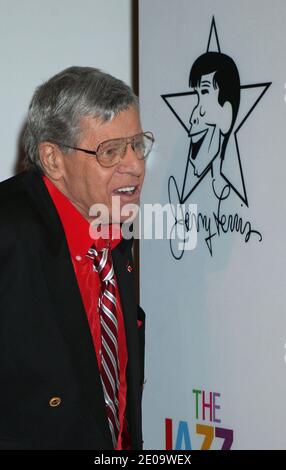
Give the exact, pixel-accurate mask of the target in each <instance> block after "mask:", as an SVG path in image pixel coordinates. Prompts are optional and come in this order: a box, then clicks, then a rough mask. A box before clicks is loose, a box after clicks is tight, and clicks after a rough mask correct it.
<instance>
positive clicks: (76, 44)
mask: <svg viewBox="0 0 286 470" xmlns="http://www.w3.org/2000/svg"><path fill="white" fill-rule="evenodd" d="M0 58H1V87H0V129H1V131H0V135H1V164H0V181H2V180H3V179H5V178H7V177H9V176H11V175H12V174H13V173H14V171H15V162H16V158H17V153H18V145H19V142H18V141H19V135H20V133H21V129H22V126H23V123H24V119H25V116H26V112H27V108H28V105H29V102H30V99H31V97H32V94H33V92H34V90H35V87H36V86H38V85H39V84H41V83H42V82H43V81H44V80H47V79H48V78H50V77H51V76H52V75H54V74H55V73H57V72H59V71H60V70H62V69H64V68H65V67H69V66H70V65H84V66H92V67H99V68H101V69H103V70H105V71H106V72H109V73H111V74H114V75H115V76H117V77H118V78H121V79H123V80H125V81H126V82H127V83H129V84H130V83H131V1H130V0H120V1H118V0H81V1H80V2H79V1H77V0H60V1H58V0H49V1H46V0H26V1H23V2H21V1H20V0H0Z"/></svg>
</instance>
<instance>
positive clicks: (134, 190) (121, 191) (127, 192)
mask: <svg viewBox="0 0 286 470" xmlns="http://www.w3.org/2000/svg"><path fill="white" fill-rule="evenodd" d="M139 192H140V189H139V186H138V185H137V186H122V187H121V188H117V189H115V190H114V191H113V192H112V194H116V196H126V197H132V196H137V195H138V194H139Z"/></svg>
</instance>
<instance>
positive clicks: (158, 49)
mask: <svg viewBox="0 0 286 470" xmlns="http://www.w3.org/2000/svg"><path fill="white" fill-rule="evenodd" d="M139 5H140V10H139V13H140V25H139V26H140V28H139V30H140V38H139V39H140V41H139V42H140V54H139V56H140V57H139V58H140V77H139V78H140V98H141V102H142V106H141V110H142V122H143V126H144V128H145V129H148V130H152V131H153V132H154V135H155V138H156V146H155V152H153V155H152V157H151V159H149V161H148V164H149V162H150V165H149V169H148V171H147V174H146V179H145V184H144V189H143V195H142V199H141V206H142V204H143V203H146V204H147V203H153V204H154V203H162V204H166V203H167V202H169V197H168V182H171V183H173V182H174V179H175V180H176V183H177V185H178V189H179V195H181V194H182V193H181V191H182V189H183V187H185V188H187V190H188V191H189V190H193V189H194V188H195V189H194V190H193V191H192V193H191V195H190V197H188V198H187V200H186V210H187V211H188V205H189V204H190V203H193V204H197V206H198V214H199V213H201V214H202V215H203V216H204V215H205V216H206V218H205V222H206V225H207V224H208V223H209V224H210V231H211V235H212V238H211V241H212V248H213V249H212V255H211V254H210V251H209V249H208V247H207V238H208V234H209V232H208V230H207V228H206V229H204V228H203V224H202V223H200V231H199V234H198V244H197V247H196V249H195V250H193V251H187V250H185V252H184V254H183V256H182V258H181V259H180V260H177V259H174V257H173V256H172V254H171V251H170V243H169V240H166V239H165V240H162V241H160V240H141V241H140V260H141V263H140V267H141V272H140V281H141V303H142V306H143V308H144V310H145V311H146V315H147V322H146V329H147V330H146V376H145V378H146V384H145V388H144V409H143V417H144V441H145V448H147V449H148V448H151V449H162V448H164V446H165V445H166V442H165V419H166V418H168V419H169V420H172V424H173V429H172V431H173V432H172V433H171V432H170V436H172V438H173V442H172V443H171V444H172V448H173V449H177V450H180V449H184V448H188V449H189V448H190V446H192V448H193V449H199V448H201V446H202V443H203V442H204V434H203V433H202V432H201V430H202V428H201V425H204V426H207V427H206V428H204V429H205V430H207V431H206V432H207V433H209V434H208V435H209V436H210V435H213V436H214V439H213V440H211V439H210V440H209V443H210V444H211V446H210V448H211V449H216V448H220V449H221V448H222V445H224V444H225V441H224V439H223V438H222V433H224V436H226V433H228V436H229V435H231V432H233V444H232V448H233V449H285V448H286V438H285V434H286V433H285V431H286V407H285V405H284V403H285V396H286V375H285V373H286V355H285V352H286V350H285V348H286V315H285V304H286V297H285V286H286V282H285V232H286V218H285V213H286V198H285V171H286V159H285V128H286V104H285V96H284V95H285V81H286V61H285V49H286V35H285V22H286V2H285V0H275V1H274V2H269V1H268V0H252V1H249V0H236V1H234V0H233V1H229V0H215V1H214V0H203V1H201V0H180V1H178V0H177V1H176V0H156V1H154V0H140V3H139ZM213 15H214V18H215V23H216V27H217V34H218V39H219V44H220V48H221V51H222V52H223V53H225V54H228V55H230V56H231V57H232V58H233V60H234V61H235V63H236V65H237V67H238V70H239V74H240V79H241V87H242V88H241V101H240V105H239V113H238V116H237V119H236V121H235V126H234V131H233V132H235V135H236V137H237V145H238V147H237V148H236V147H234V146H232V144H231V143H232V140H231V138H230V140H229V144H228V145H227V153H226V154H225V159H224V161H223V163H222V171H223V173H224V174H226V172H227V173H228V175H229V177H228V178H229V182H230V183H231V184H232V189H231V190H230V192H229V195H228V197H227V195H226V193H225V194H224V196H225V198H224V200H223V201H222V202H221V204H219V201H218V198H217V197H216V195H215V194H214V191H213V188H214V189H215V190H216V192H217V194H221V190H220V189H219V186H220V185H221V187H224V188H225V187H226V188H227V186H228V185H227V184H226V180H224V179H223V178H222V176H220V175H219V174H218V173H217V174H216V175H215V177H213V178H212V176H211V174H210V172H208V173H207V174H206V175H205V177H204V179H201V180H198V179H197V176H196V175H195V174H194V169H193V163H192V162H193V160H190V159H189V161H188V155H189V154H188V150H189V146H190V145H192V149H194V147H193V142H194V140H192V141H191V138H190V136H189V135H188V132H187V130H188V129H190V124H189V119H190V116H191V115H192V113H193V109H194V106H196V104H197V103H200V106H201V107H200V108H199V109H200V115H199V117H198V119H197V122H198V121H200V124H201V123H203V125H204V129H205V130H206V131H207V132H209V131H208V127H207V124H209V125H212V126H213V127H214V124H216V119H219V118H218V116H220V114H219V110H220V108H219V106H218V105H217V107H216V108H215V107H213V108H212V105H213V103H215V100H213V101H212V102H210V101H209V102H208V106H206V105H202V103H203V102H204V101H203V99H201V101H200V102H199V101H198V97H194V95H181V97H180V98H179V97H178V94H179V93H181V94H182V93H190V92H191V89H190V88H189V73H190V68H191V66H192V65H193V63H194V61H195V60H196V59H197V58H198V57H199V56H200V55H201V54H203V53H205V52H206V50H207V45H208V39H209V34H210V27H211V23H212V19H213ZM211 37H212V41H211V46H212V47H211V49H210V50H211V51H215V50H216V51H217V49H215V46H216V44H215V41H214V40H215V36H214V35H213V34H212V36H211ZM267 82H271V85H270V86H269V88H268V89H267V90H266V92H265V94H264V95H263V96H261V93H262V92H263V91H265V85H262V84H263V83H264V84H265V83H267ZM173 94H177V96H176V97H174V96H173V98H171V97H170V95H173ZM162 95H164V96H165V97H166V95H168V96H169V101H168V103H169V104H170V103H171V106H172V109H173V110H174V111H175V112H176V114H177V116H179V117H180V118H181V120H183V122H184V123H185V125H186V127H187V129H185V128H184V127H183V126H182V125H181V123H180V121H179V120H178V119H177V118H176V116H175V114H174V112H172V111H171V109H170V107H169V106H167V104H166V102H165V101H164V100H163V99H162ZM204 96H205V98H204V99H205V100H206V99H207V98H206V96H207V95H204ZM209 96H211V95H209ZM259 97H261V99H260V100H259V102H257V105H255V106H254V107H253V104H254V103H255V102H256V100H257V99H258V98H259ZM192 99H195V101H192ZM205 102H206V101H205ZM216 103H218V101H216ZM204 106H205V107H204ZM213 110H215V111H213ZM212 113H215V114H212ZM205 116H206V117H205ZM214 116H215V119H214ZM217 122H218V121H217ZM242 123H243V124H242ZM209 128H210V127H209ZM238 129H239V130H238ZM191 132H192V133H194V131H193V130H191ZM205 135H207V134H205ZM211 135H214V134H211ZM193 137H194V134H193V136H192V139H193ZM205 142H207V139H206V140H205V141H204V142H203V143H202V145H201V147H200V149H203V151H202V152H201V153H200V157H198V156H197V160H196V163H197V162H198V158H200V159H202V158H203V157H206V158H207V157H208V156H209V153H208V151H207V148H208V147H207V146H205V145H204V144H205ZM237 149H239V155H240V161H241V169H242V172H243V175H244V181H245V188H246V192H247V197H248V203H249V206H248V207H247V206H246V204H245V203H244V202H243V201H242V199H241V198H240V197H239V196H238V195H237V193H236V192H235V191H234V189H233V188H236V189H238V188H239V183H240V179H239V166H238V164H237V161H238V153H237ZM187 161H188V164H187ZM200 161H202V160H200ZM203 161H204V160H203ZM216 163H217V162H216ZM187 165H188V166H187ZM226 165H227V170H228V171H227V170H226ZM186 168H187V169H188V173H187V175H188V178H189V179H187V180H186V181H187V183H186V185H184V175H185V169H186ZM171 176H172V177H173V178H174V179H170V178H171ZM195 184H197V187H196V186H195ZM170 188H171V191H170V195H171V196H172V197H170V200H171V202H172V203H173V204H178V203H179V202H180V203H181V205H182V206H183V203H182V199H181V196H180V198H179V197H177V193H176V191H175V189H174V184H170ZM182 192H183V191H182ZM184 194H185V193H184ZM218 207H219V215H218ZM235 214H238V216H239V218H241V219H242V220H243V225H244V224H245V223H247V222H248V223H249V224H251V227H252V229H254V230H257V231H259V232H260V233H261V237H262V240H261V242H260V241H259V240H260V238H259V236H258V235H255V234H253V233H252V234H251V237H250V238H249V239H248V240H247V239H246V238H245V234H246V232H245V233H244V235H241V233H239V231H237V230H236V229H235V230H234V231H231V230H230V229H228V230H227V227H226V224H225V225H224V230H222V226H221V225H220V224H221V223H222V224H224V222H225V221H230V220H231V219H230V217H233V219H234V217H235ZM215 216H216V217H217V219H216V218H215ZM181 218H182V216H181V215H180V213H179V216H178V219H179V220H180V219H181ZM217 221H219V224H218V225H217V223H216V222H217ZM174 223H175V219H174V218H173V220H172V224H174ZM190 225H191V223H190ZM206 225H205V227H206ZM178 226H179V228H180V229H181V230H182V228H183V224H178ZM246 230H247V229H246ZM181 235H182V233H181ZM185 236H186V238H187V237H188V233H187V230H186V232H185ZM172 246H173V247H176V240H175V241H174V242H173V243H172ZM194 389H195V390H199V391H200V393H201V395H199V400H198V409H197V406H196V405H197V402H196V399H195V395H194V392H193V390H194ZM202 391H203V392H205V394H206V395H205V396H206V397H207V402H210V401H211V400H210V396H211V395H210V393H212V397H214V394H216V397H217V398H218V399H217V402H216V403H218V405H219V408H218V409H216V411H217V413H216V415H215V414H214V412H213V413H212V415H211V414H210V413H209V412H208V409H207V411H206V413H205V415H204V414H203V413H202V409H204V410H205V409H206V407H205V406H204V407H203V406H202V396H204V395H203V392H202ZM197 396H198V395H197ZM205 403H206V401H205ZM212 403H213V404H214V401H212ZM214 416H216V417H215V418H214ZM217 419H219V420H220V422H219V423H218V421H217ZM170 423H171V422H170V421H168V427H167V429H168V430H170V429H171V426H170ZM170 440H171V439H170ZM171 444H170V443H169V445H170V447H171ZM190 444H191V445H190ZM227 445H229V442H228V444H227Z"/></svg>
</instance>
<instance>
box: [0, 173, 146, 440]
mask: <svg viewBox="0 0 286 470" xmlns="http://www.w3.org/2000/svg"><path fill="white" fill-rule="evenodd" d="M131 244H132V243H131V242H130V241H126V240H123V241H122V242H121V243H120V244H119V245H118V246H117V247H116V248H115V249H114V250H113V254H112V256H113V263H114V269H115V273H116V276H117V279H118V284H119V291H120V297H121V302H122V310H123V315H124V322H125V328H126V339H127V348H128V365H127V386H128V393H127V420H128V423H129V430H130V434H131V438H132V448H133V449H140V448H141V446H142V432H141V394H142V384H143V374H144V372H143V370H144V312H143V311H142V309H140V307H137V305H136V302H135V292H134V278H133V276H134V274H133V272H129V271H128V270H127V264H128V263H130V262H132V254H131ZM137 318H139V319H140V320H142V321H143V326H142V327H141V328H139V329H138V327H137ZM0 381H1V383H0V449H112V441H111V435H110V432H109V427H108V422H107V417H106V411H105V404H104V398H103V392H102V386H101V381H100V376H99V370H98V365H97V361H96V355H95V351H94V348H93V343H92V338H91V334H90V330H89V326H88V321H87V317H86V313H85V310H84V306H83V303H82V300H81V296H80V292H79V288H78V285H77V281H76V277H75V274H74V270H73V265H72V262H71V259H70V254H69V249H68V246H67V242H66V238H65V235H64V231H63V227H62V224H61V222H60V219H59V217H58V214H57V212H56V209H55V207H54V204H53V202H52V200H51V198H50V196H49V193H48V191H47V189H46V187H45V185H44V183H43V181H42V178H41V176H40V175H39V174H37V173H36V172H24V173H21V174H19V175H17V176H15V177H13V178H10V179H9V180H7V181H4V182H3V183H1V184H0ZM54 397H57V398H60V400H61V402H60V405H58V406H55V407H53V406H51V400H52V398H54Z"/></svg>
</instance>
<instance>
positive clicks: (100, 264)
mask: <svg viewBox="0 0 286 470" xmlns="http://www.w3.org/2000/svg"><path fill="white" fill-rule="evenodd" d="M87 256H88V257H89V258H91V259H92V260H93V269H94V271H97V272H98V275H99V277H100V280H101V293H100V296H99V303H98V307H99V317H100V327H101V353H100V357H101V364H100V366H99V367H100V376H101V382H102V386H103V392H104V399H105V404H106V411H107V417H108V422H109V427H110V431H111V435H112V441H113V445H114V448H115V447H116V445H117V439H118V434H119V428H120V424H119V416H118V390H119V365H118V324H117V312H116V289H115V278H114V270H113V263H112V257H111V250H110V249H109V248H104V249H103V250H101V251H100V252H97V251H96V250H95V248H90V250H89V251H88V253H87Z"/></svg>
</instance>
